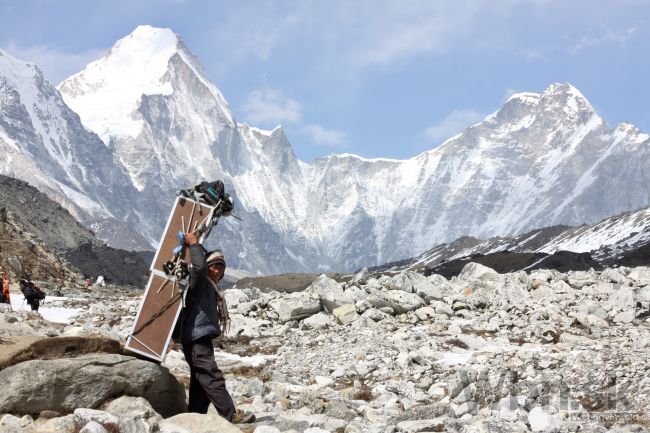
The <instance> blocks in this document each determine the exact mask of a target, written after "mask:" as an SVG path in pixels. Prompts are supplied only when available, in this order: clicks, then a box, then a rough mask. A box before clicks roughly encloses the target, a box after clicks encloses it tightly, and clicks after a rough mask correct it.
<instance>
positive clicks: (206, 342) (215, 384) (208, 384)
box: [183, 337, 235, 421]
mask: <svg viewBox="0 0 650 433" xmlns="http://www.w3.org/2000/svg"><path fill="white" fill-rule="evenodd" d="M183 353H184V354H185V360H186V361H187V363H188V364H189V366H190V401H189V403H188V405H187V411H188V412H196V413H207V412H208V407H209V406H210V402H212V404H214V407H215V408H216V409H217V412H219V415H221V416H222V417H224V418H225V419H227V420H228V421H231V420H232V417H233V415H234V414H235V404H234V403H233V401H232V397H230V394H229V393H228V390H227V389H226V380H225V378H224V377H223V372H222V371H221V370H219V367H217V362H216V361H215V360H214V347H213V346H212V339H211V338H210V337H206V338H201V339H199V340H196V341H193V342H192V343H187V344H183Z"/></svg>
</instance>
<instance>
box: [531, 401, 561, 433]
mask: <svg viewBox="0 0 650 433" xmlns="http://www.w3.org/2000/svg"><path fill="white" fill-rule="evenodd" d="M528 424H529V425H530V429H531V430H532V431H534V432H549V431H556V430H557V429H559V428H560V426H561V425H562V420H561V416H560V415H559V414H558V413H557V411H555V410H553V408H549V410H545V409H543V408H542V407H540V406H536V407H534V408H533V409H532V410H531V411H530V412H529V413H528Z"/></svg>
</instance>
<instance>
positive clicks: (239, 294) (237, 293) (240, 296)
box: [223, 289, 250, 307]
mask: <svg viewBox="0 0 650 433" xmlns="http://www.w3.org/2000/svg"><path fill="white" fill-rule="evenodd" d="M223 297H224V298H225V299H226V303H227V304H228V307H236V306H237V305H239V304H243V303H245V302H249V301H250V298H249V297H248V295H247V294H246V293H244V291H243V290H241V289H228V290H225V291H224V292H223Z"/></svg>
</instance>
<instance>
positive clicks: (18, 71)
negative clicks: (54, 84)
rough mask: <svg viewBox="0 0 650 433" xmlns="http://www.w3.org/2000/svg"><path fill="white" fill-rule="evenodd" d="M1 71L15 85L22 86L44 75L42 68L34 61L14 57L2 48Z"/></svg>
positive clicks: (0, 51) (0, 56)
mask: <svg viewBox="0 0 650 433" xmlns="http://www.w3.org/2000/svg"><path fill="white" fill-rule="evenodd" d="M0 71H2V76H3V77H4V78H5V79H6V80H7V81H8V82H9V84H10V85H11V86H12V87H14V88H17V87H22V86H24V85H25V83H26V82H32V81H34V78H35V77H42V75H43V74H42V73H41V70H40V69H38V67H37V66H36V65H34V64H33V63H29V62H25V61H24V60H20V59H17V58H16V57H13V56H12V55H10V54H9V53H7V52H6V51H3V50H1V49H0Z"/></svg>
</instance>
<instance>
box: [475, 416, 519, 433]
mask: <svg viewBox="0 0 650 433" xmlns="http://www.w3.org/2000/svg"><path fill="white" fill-rule="evenodd" d="M529 431H530V430H528V427H526V424H524V423H523V422H521V421H516V422H512V421H507V420H503V419H480V420H478V421H476V422H474V423H472V424H469V425H467V426H465V427H463V430H462V432H463V433H528V432H529Z"/></svg>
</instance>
